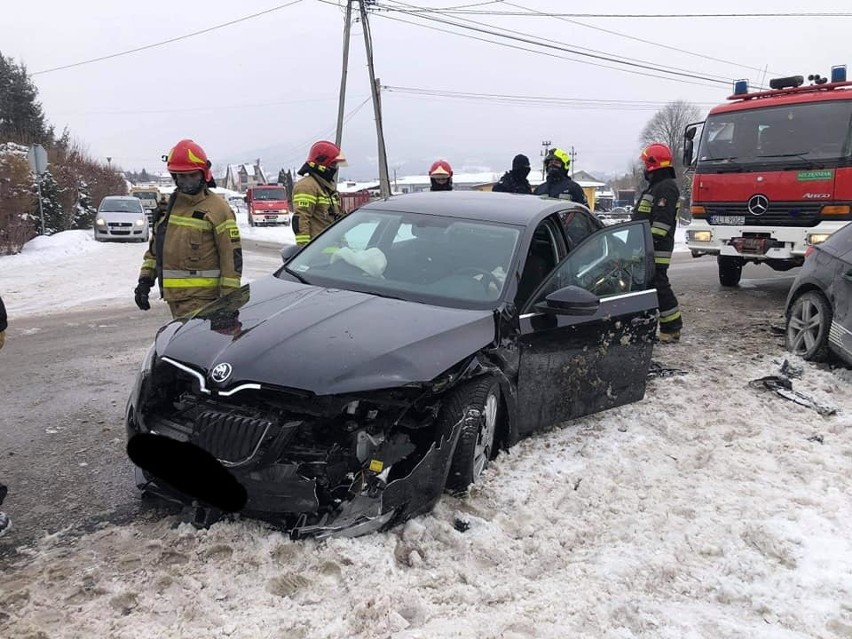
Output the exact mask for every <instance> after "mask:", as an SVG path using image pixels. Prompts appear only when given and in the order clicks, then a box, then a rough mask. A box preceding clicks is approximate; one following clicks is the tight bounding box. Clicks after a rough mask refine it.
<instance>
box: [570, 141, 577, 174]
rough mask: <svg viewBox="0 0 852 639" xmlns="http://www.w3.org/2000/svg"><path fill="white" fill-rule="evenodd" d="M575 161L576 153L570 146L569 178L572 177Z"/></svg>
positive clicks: (572, 146)
mask: <svg viewBox="0 0 852 639" xmlns="http://www.w3.org/2000/svg"><path fill="white" fill-rule="evenodd" d="M576 159H577V152H576V151H575V150H574V145H573V144H572V145H571V177H572V178H573V177H574V164H575V160H576Z"/></svg>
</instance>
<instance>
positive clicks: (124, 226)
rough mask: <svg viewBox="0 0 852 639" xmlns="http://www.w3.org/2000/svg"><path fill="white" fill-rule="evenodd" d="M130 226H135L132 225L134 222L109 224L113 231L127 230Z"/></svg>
mask: <svg viewBox="0 0 852 639" xmlns="http://www.w3.org/2000/svg"><path fill="white" fill-rule="evenodd" d="M128 226H133V223H132V222H110V223H109V227H110V228H111V229H115V228H126V227H128Z"/></svg>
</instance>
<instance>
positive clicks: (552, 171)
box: [547, 166, 563, 180]
mask: <svg viewBox="0 0 852 639" xmlns="http://www.w3.org/2000/svg"><path fill="white" fill-rule="evenodd" d="M562 174H563V170H562V169H561V168H560V167H556V166H550V167H547V179H548V180H556V179H559V178H561V177H562Z"/></svg>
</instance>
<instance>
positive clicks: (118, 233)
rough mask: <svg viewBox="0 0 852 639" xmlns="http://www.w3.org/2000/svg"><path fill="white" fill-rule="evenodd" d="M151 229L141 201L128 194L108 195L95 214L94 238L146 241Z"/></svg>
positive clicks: (100, 240)
mask: <svg viewBox="0 0 852 639" xmlns="http://www.w3.org/2000/svg"><path fill="white" fill-rule="evenodd" d="M150 233H151V229H150V226H149V224H148V216H147V214H146V213H145V209H144V208H143V206H142V201H141V200H140V199H139V198H137V197H133V196H130V195H108V196H106V197H105V198H104V199H103V200H101V204H100V206H99V207H98V213H97V215H96V216H95V240H97V241H98V242H102V241H104V240H127V241H136V242H147V241H148V239H149V238H150Z"/></svg>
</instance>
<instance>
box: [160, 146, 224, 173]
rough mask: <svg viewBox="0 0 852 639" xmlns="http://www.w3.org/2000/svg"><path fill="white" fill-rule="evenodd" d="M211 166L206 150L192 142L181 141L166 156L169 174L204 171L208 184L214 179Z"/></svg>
mask: <svg viewBox="0 0 852 639" xmlns="http://www.w3.org/2000/svg"><path fill="white" fill-rule="evenodd" d="M210 166H211V164H210V160H208V159H207V154H206V153H205V152H204V149H202V148H201V147H200V146H199V145H198V144H196V143H195V142H193V141H192V140H181V141H180V142H178V143H177V144H175V145H174V146H173V147H172V150H171V151H169V154H168V155H167V156H166V167H168V169H169V173H187V172H189V171H203V172H204V180H205V181H206V182H209V181H210V180H212V179H213V174H212V173H211V172H210Z"/></svg>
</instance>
